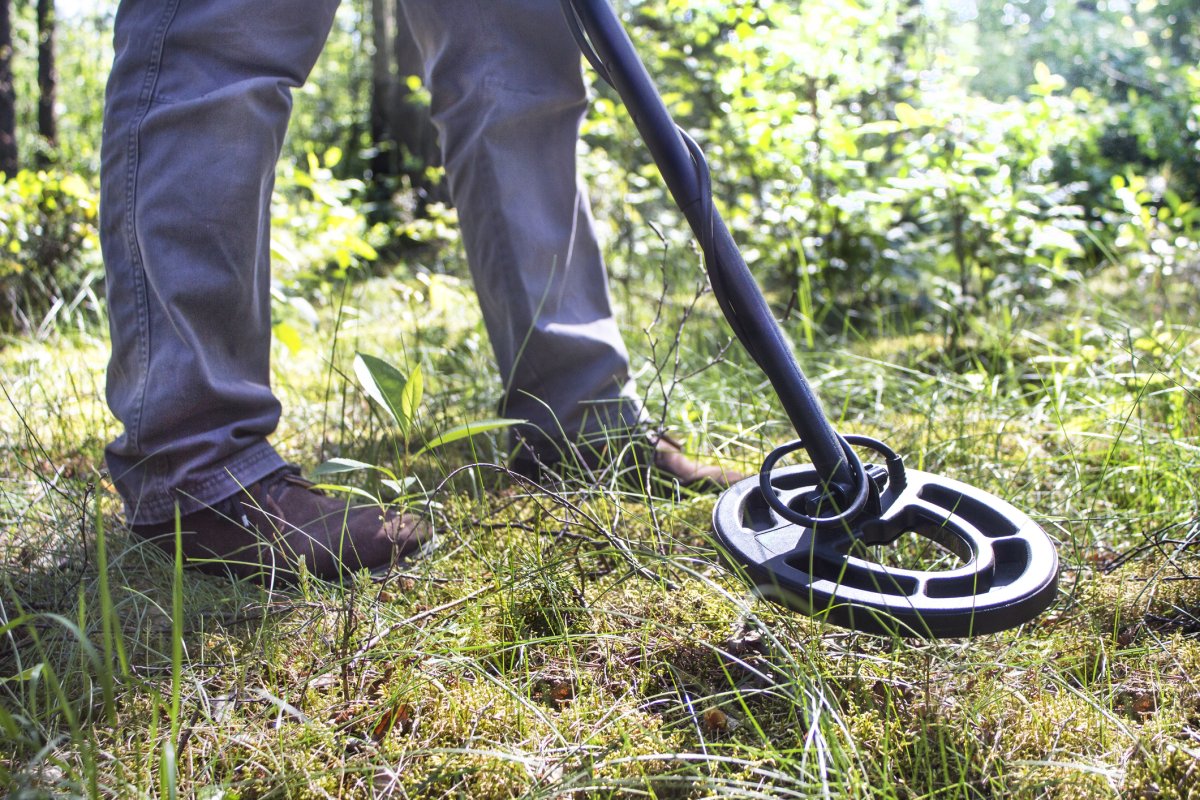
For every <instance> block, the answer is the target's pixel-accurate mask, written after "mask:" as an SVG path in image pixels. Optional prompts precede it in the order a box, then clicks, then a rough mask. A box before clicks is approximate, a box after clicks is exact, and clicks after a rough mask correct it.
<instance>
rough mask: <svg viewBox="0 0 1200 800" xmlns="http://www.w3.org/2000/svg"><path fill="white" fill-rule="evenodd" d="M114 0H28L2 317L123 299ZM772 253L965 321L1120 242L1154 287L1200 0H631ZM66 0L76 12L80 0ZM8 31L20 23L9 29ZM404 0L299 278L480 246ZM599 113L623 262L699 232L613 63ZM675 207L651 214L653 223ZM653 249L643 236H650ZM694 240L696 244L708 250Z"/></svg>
mask: <svg viewBox="0 0 1200 800" xmlns="http://www.w3.org/2000/svg"><path fill="white" fill-rule="evenodd" d="M113 5H114V4H113V3H111V2H99V3H91V4H89V3H82V2H78V0H74V1H73V2H69V3H68V2H65V1H64V0H59V3H58V8H57V9H55V4H54V2H53V1H52V0H2V2H0V9H3V10H2V11H0V14H2V15H3V18H2V19H0V172H3V173H4V181H3V184H2V185H0V305H2V306H3V307H2V309H0V327H2V328H3V330H4V331H6V332H7V333H10V334H12V333H24V334H28V333H34V334H37V333H41V334H45V333H47V332H49V331H51V330H54V329H56V328H60V327H61V326H62V325H64V324H67V325H71V326H75V325H89V324H93V323H94V322H95V321H96V320H97V319H102V318H103V302H102V298H103V291H102V282H103V278H102V269H101V266H100V260H99V248H98V244H97V234H96V206H97V201H96V195H97V170H98V161H99V153H98V149H99V139H100V124H101V110H102V104H103V88H104V82H105V78H106V69H107V65H108V62H109V60H110V57H111V56H110V50H111V47H110V41H109V40H110V36H111V27H112V17H113ZM619 6H620V8H621V9H622V11H623V12H624V14H625V16H626V18H627V22H628V24H629V25H630V26H631V27H632V28H633V29H634V31H635V39H636V41H638V42H640V43H641V44H642V50H643V56H644V58H645V59H646V61H647V63H648V66H649V68H650V71H651V73H652V74H654V75H655V76H657V79H658V81H659V82H660V85H661V88H662V90H663V92H664V93H665V95H666V96H667V98H668V100H669V102H670V104H671V106H672V108H673V109H674V111H675V113H676V114H677V116H678V119H679V121H680V122H681V123H682V124H683V125H684V126H685V127H686V128H688V129H689V130H690V131H692V132H693V133H694V134H695V135H696V137H697V138H698V139H699V140H700V142H701V143H702V145H704V146H705V148H706V150H707V151H708V153H709V156H710V159H711V160H712V161H713V163H714V172H715V175H716V177H717V180H718V189H719V201H720V202H721V204H722V205H723V210H724V211H725V213H726V215H727V216H728V218H729V220H730V223H731V226H732V227H733V229H734V231H735V235H736V236H737V237H738V238H739V240H740V241H741V242H742V243H743V246H744V248H745V250H746V251H747V254H748V256H749V260H750V261H751V263H752V264H753V265H754V267H755V269H756V271H757V273H758V275H759V277H760V280H762V281H763V282H764V283H765V284H766V285H767V286H768V287H769V288H770V289H772V290H773V294H774V296H776V297H777V298H779V302H780V303H784V302H786V303H787V304H788V305H789V307H791V308H794V309H796V310H798V311H799V312H801V314H802V316H803V319H805V320H806V321H807V322H808V323H810V324H812V325H815V326H818V327H820V326H835V327H837V328H845V326H847V325H859V324H867V323H868V322H869V321H870V320H878V319H889V318H900V319H903V320H906V321H908V322H912V321H914V320H918V321H924V322H925V324H929V325H931V326H937V327H938V328H940V329H941V330H942V331H944V332H945V331H948V332H951V333H953V331H954V330H955V329H956V328H957V326H959V325H960V324H961V320H962V318H963V312H964V311H969V310H971V309H973V308H975V307H977V306H979V305H980V304H987V305H991V306H993V307H995V306H997V305H999V306H1004V307H1009V308H1012V309H1015V310H1020V309H1021V308H1022V307H1023V306H1024V305H1025V303H1026V301H1028V300H1030V299H1032V298H1034V297H1036V298H1038V299H1039V302H1050V303H1051V304H1052V301H1053V297H1054V292H1055V290H1056V288H1057V287H1059V286H1060V285H1062V283H1063V281H1067V280H1073V279H1077V278H1078V277H1079V276H1080V275H1081V274H1082V275H1086V274H1087V273H1089V271H1094V270H1097V269H1101V268H1106V267H1112V266H1120V267H1121V268H1122V269H1123V270H1124V271H1125V272H1124V273H1123V278H1125V279H1128V281H1130V282H1131V285H1136V286H1138V287H1141V288H1144V289H1145V290H1146V291H1150V292H1153V291H1155V290H1156V287H1161V285H1162V280H1163V278H1164V277H1165V276H1170V275H1172V274H1176V273H1187V274H1189V275H1193V276H1194V275H1195V274H1196V272H1197V262H1198V259H1200V253H1198V246H1197V241H1198V240H1200V233H1198V230H1200V211H1198V210H1197V206H1196V204H1197V201H1198V200H1200V151H1198V146H1200V66H1198V64H1200V6H1197V5H1196V4H1195V3H1194V2H1193V0H1140V2H1132V0H805V2H803V3H801V2H794V1H791V2H775V1H772V0H756V2H736V3H729V2H717V0H687V2H684V0H624V1H623V2H621V3H619ZM56 11H57V14H56V13H55V12H56ZM5 39H7V41H5ZM417 71H418V63H417V60H416V58H415V52H414V49H413V48H412V47H411V45H410V43H409V41H408V37H407V32H406V31H405V29H404V25H403V15H402V14H400V13H398V9H397V7H396V3H395V1H394V0H351V1H350V2H346V3H344V4H343V7H342V9H341V11H340V13H339V17H338V23H337V25H336V28H335V30H334V32H333V34H332V36H331V39H330V42H329V45H328V47H327V49H326V52H325V54H324V56H323V58H322V60H321V62H320V64H319V65H318V67H317V69H316V71H315V73H314V75H313V76H312V79H311V80H310V82H309V83H308V85H306V86H305V87H304V88H303V89H301V90H300V91H299V92H297V103H296V112H295V117H294V120H293V126H292V132H291V137H290V139H289V142H288V145H287V150H286V155H285V158H284V159H283V161H282V162H281V164H280V169H279V180H278V186H277V191H276V196H275V203H276V207H275V221H276V234H275V254H276V272H277V277H276V282H277V291H278V293H279V295H280V296H284V297H288V298H291V299H293V300H296V299H298V301H299V302H300V304H301V305H303V303H304V302H317V303H319V302H320V301H321V298H322V297H323V296H325V294H326V290H328V289H329V287H330V285H331V282H336V281H338V280H341V279H344V278H346V277H347V276H351V275H352V274H354V273H361V272H362V271H363V270H364V269H365V268H367V267H368V266H369V267H370V269H373V270H381V269H385V268H391V266H390V265H393V264H395V263H397V262H398V261H401V260H402V259H400V258H398V256H400V255H403V254H404V253H406V252H409V251H410V250H411V248H414V247H417V248H421V252H422V253H423V254H424V256H423V263H424V264H425V265H427V266H428V265H430V264H432V265H433V268H434V269H436V268H438V266H437V265H439V264H442V265H443V266H445V265H451V266H445V268H447V269H451V268H455V269H457V268H460V267H457V266H453V265H458V264H460V263H461V261H460V260H459V259H445V260H439V258H438V256H437V254H438V253H439V252H447V251H453V249H454V247H455V246H456V242H455V238H456V233H455V225H454V215H453V210H452V209H451V208H450V207H449V203H448V197H447V193H446V191H445V188H444V185H443V183H442V181H441V172H440V168H439V166H438V163H437V155H436V142H435V137H434V135H433V133H432V131H431V129H430V127H429V123H428V115H427V110H426V109H427V96H426V95H425V93H424V91H423V89H422V87H421V83H420V79H419V78H418V77H417V76H416V75H415V73H416V72H417ZM596 93H597V99H596V101H595V102H594V104H593V111H592V114H591V117H590V119H589V122H588V124H587V127H586V130H585V138H584V144H583V157H584V159H585V165H586V169H587V170H588V172H589V175H590V176H591V186H592V192H593V201H594V203H595V204H596V206H597V210H598V217H599V218H600V219H601V221H602V225H603V226H604V231H605V234H606V235H607V236H608V237H609V243H610V245H611V246H612V247H611V249H612V252H613V253H614V256H613V261H614V263H613V270H614V275H615V276H616V278H617V279H618V280H619V279H620V278H621V275H622V271H623V270H626V271H639V270H642V271H644V270H645V269H646V265H647V264H648V263H650V262H647V261H645V260H644V259H639V258H638V256H639V255H645V254H646V253H652V252H657V250H656V248H657V247H659V246H660V244H661V243H660V242H659V240H658V238H657V237H658V236H659V235H661V236H665V237H668V238H675V237H679V238H680V239H681V240H682V239H683V238H685V237H687V236H688V234H687V233H686V229H685V227H684V226H682V225H680V224H677V222H675V218H674V216H673V211H672V209H671V205H670V202H669V200H668V198H667V197H666V196H665V194H664V192H663V191H662V189H661V188H660V186H659V182H658V180H657V177H656V176H655V173H654V171H653V168H652V167H651V166H650V165H649V164H648V163H647V158H646V156H645V155H644V153H643V151H642V150H641V147H640V144H639V142H638V140H637V137H636V135H635V133H634V131H633V128H632V126H631V124H630V123H629V121H628V120H627V118H626V114H625V112H624V111H623V109H621V108H620V106H619V104H618V103H617V102H616V99H615V97H614V96H613V95H612V94H611V93H610V92H609V91H608V90H607V88H606V87H602V86H598V87H597V89H596ZM647 223H649V224H647ZM626 256H628V257H626ZM689 268H690V265H689Z"/></svg>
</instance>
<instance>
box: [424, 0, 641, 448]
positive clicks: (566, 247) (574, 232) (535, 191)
mask: <svg viewBox="0 0 1200 800" xmlns="http://www.w3.org/2000/svg"><path fill="white" fill-rule="evenodd" d="M404 9H405V12H406V15H407V18H408V21H409V23H410V25H411V28H412V30H413V33H414V36H415V38H416V41H417V44H418V47H419V49H420V50H421V53H422V57H423V61H424V64H425V73H426V74H425V76H424V77H425V81H426V83H427V85H428V86H429V89H430V92H431V95H432V103H433V108H432V112H433V120H434V123H435V125H436V126H437V129H438V133H439V135H440V137H441V146H442V151H443V155H444V160H445V164H446V170H447V174H448V177H449V181H450V191H451V195H452V197H453V199H454V202H455V204H456V205H457V207H458V209H459V219H460V222H461V226H462V232H463V238H464V241H465V245H466V250H467V257H468V260H469V262H470V265H471V271H472V274H473V277H474V281H475V289H476V292H477V294H478V295H479V300H480V304H481V306H482V309H483V315H484V321H485V323H486V325H487V329H488V335H489V337H490V339H491V342H492V347H493V349H494V351H495V354H496V360H497V362H498V365H499V368H500V374H501V377H502V379H503V381H504V395H503V399H502V402H501V412H502V413H503V414H505V415H506V416H509V417H515V418H518V419H525V420H528V421H529V424H528V425H526V426H523V427H522V428H521V431H520V433H521V435H522V436H523V437H524V438H525V439H527V440H528V441H529V442H530V443H531V444H532V445H533V447H534V448H535V449H537V450H540V451H541V452H538V453H537V455H538V456H539V457H542V458H547V459H551V460H552V459H554V458H555V457H556V455H557V448H558V447H561V446H562V444H563V443H564V441H566V442H570V441H574V440H576V439H578V438H579V437H581V436H585V437H590V436H599V435H601V434H602V433H603V432H604V431H623V430H628V429H630V428H631V427H634V426H636V425H637V424H638V423H639V422H640V421H641V408H640V405H639V403H638V402H637V400H636V398H635V395H634V387H633V384H632V382H631V380H630V376H629V357H628V354H627V352H626V349H625V346H624V344H623V342H622V340H621V334H620V331H619V329H618V327H617V323H616V321H615V320H614V318H613V313H612V309H611V307H610V302H609V291H608V279H607V276H606V273H605V267H604V262H603V260H602V258H601V255H600V249H599V247H598V245H597V243H596V238H595V234H594V232H593V229H592V219H591V211H590V208H589V204H588V199H587V195H586V192H585V191H584V189H583V187H582V185H581V183H580V181H579V176H578V173H577V170H576V145H577V142H578V136H579V126H580V123H581V120H582V118H583V115H584V113H585V111H586V107H587V96H586V90H585V86H584V82H583V75H582V67H581V58H580V54H579V49H578V47H577V45H576V44H575V41H574V39H573V38H572V36H571V34H570V32H569V30H568V28H567V26H566V22H565V20H564V18H563V14H562V10H561V8H560V7H559V4H558V3H556V2H552V1H551V0H405V2H404Z"/></svg>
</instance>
